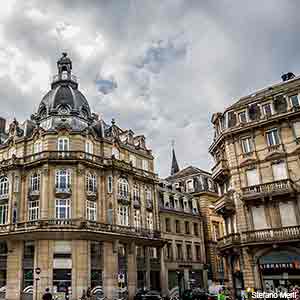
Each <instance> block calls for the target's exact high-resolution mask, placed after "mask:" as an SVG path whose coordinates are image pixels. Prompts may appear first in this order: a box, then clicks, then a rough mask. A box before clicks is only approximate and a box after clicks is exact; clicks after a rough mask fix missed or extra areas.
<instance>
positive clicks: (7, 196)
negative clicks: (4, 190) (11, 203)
mask: <svg viewBox="0 0 300 300" xmlns="http://www.w3.org/2000/svg"><path fill="white" fill-rule="evenodd" d="M8 198H9V195H8V194H1V195H0V200H3V199H8Z"/></svg>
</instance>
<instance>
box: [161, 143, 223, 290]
mask: <svg viewBox="0 0 300 300" xmlns="http://www.w3.org/2000/svg"><path fill="white" fill-rule="evenodd" d="M164 182H165V187H167V188H168V190H164V193H163V194H164V197H166V198H164V199H161V200H160V202H161V203H162V204H164V206H162V207H161V208H160V212H161V229H162V230H163V231H164V233H163V234H164V237H165V238H166V239H170V238H171V237H169V236H166V235H165V234H166V232H165V220H164V215H166V207H165V203H172V205H171V204H170V209H167V212H168V215H170V220H174V219H175V220H176V218H177V219H179V217H180V214H179V213H177V212H176V213H175V214H174V213H173V217H172V210H173V211H174V208H175V211H176V207H177V205H176V204H175V206H174V205H173V203H174V200H173V199H174V198H175V199H176V198H178V199H187V200H189V201H186V202H185V204H184V205H185V206H184V209H185V208H186V209H187V211H189V212H190V217H189V218H190V219H191V221H192V218H194V219H198V220H199V221H198V222H200V223H199V226H201V230H200V231H199V235H198V236H197V237H195V238H194V242H195V243H196V242H197V240H198V243H200V244H201V245H204V248H203V247H202V246H201V247H200V248H199V249H200V251H202V252H201V253H200V258H201V270H202V271H201V272H200V275H201V276H200V277H201V280H198V282H200V283H201V286H202V287H208V286H211V285H213V284H221V283H223V281H224V271H223V261H222V259H220V258H219V257H218V255H217V238H219V236H220V234H221V230H222V228H223V226H222V222H223V220H222V218H221V217H220V216H219V215H217V214H216V213H215V211H214V203H215V202H216V200H217V199H218V196H217V193H216V185H215V183H214V181H213V180H212V178H211V174H210V173H208V172H206V171H203V170H201V169H199V168H197V167H193V166H189V167H186V168H184V169H182V170H180V168H179V165H178V162H177V159H176V155H175V151H174V149H173V151H172V164H171V175H170V176H169V177H167V178H166V179H165V181H164ZM175 191H176V192H175ZM168 198H170V200H169V202H168V201H167V199H168ZM171 200H172V202H171ZM184 209H183V210H184ZM175 216H176V218H175ZM166 217H167V216H166ZM185 218H186V215H183V216H182V221H181V222H182V224H186V223H185V222H186V221H187V220H185ZM171 222H172V221H171ZM173 223H174V221H173ZM199 228H200V227H199ZM189 231H190V232H191V233H193V230H190V229H189ZM175 233H176V232H175ZM173 236H174V231H173ZM174 238H175V239H176V237H175V236H174ZM185 238H186V239H187V241H190V240H191V238H190V237H189V236H188V235H186V236H185V237H184V239H185ZM177 239H178V238H177ZM180 239H182V240H183V238H180ZM180 239H179V240H180ZM173 244H174V243H173ZM173 246H174V245H173ZM173 252H174V249H173ZM175 252H176V251H175ZM196 257H197V255H196ZM193 265H195V264H193ZM195 266H196V265H195ZM174 267H175V265H173V266H172V268H171V270H174ZM188 268H189V269H190V271H191V272H192V271H193V270H192V269H191V268H190V267H189V265H188V264H186V265H185V268H182V269H185V270H184V272H185V274H186V277H185V278H186V282H187V279H188V276H187V269H188ZM178 269H179V270H180V265H178ZM192 279H194V278H192ZM169 283H170V281H169Z"/></svg>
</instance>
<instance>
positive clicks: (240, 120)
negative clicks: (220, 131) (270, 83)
mask: <svg viewBox="0 0 300 300" xmlns="http://www.w3.org/2000/svg"><path fill="white" fill-rule="evenodd" d="M243 114H245V121H243V120H242V118H241V116H242V115H243ZM238 120H239V123H240V124H245V123H247V122H248V114H247V109H244V110H241V111H239V112H238Z"/></svg>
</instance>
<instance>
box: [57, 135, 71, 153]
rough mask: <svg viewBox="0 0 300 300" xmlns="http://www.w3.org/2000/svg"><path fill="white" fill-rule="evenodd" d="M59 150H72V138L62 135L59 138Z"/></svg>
mask: <svg viewBox="0 0 300 300" xmlns="http://www.w3.org/2000/svg"><path fill="white" fill-rule="evenodd" d="M57 151H70V139H69V138H68V137H66V136H61V137H59V138H58V139H57Z"/></svg>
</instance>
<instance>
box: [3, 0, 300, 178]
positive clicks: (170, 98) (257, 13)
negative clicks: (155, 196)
mask: <svg viewBox="0 0 300 300" xmlns="http://www.w3.org/2000/svg"><path fill="white" fill-rule="evenodd" d="M299 6H300V4H298V3H297V2H292V1H289V2H287V1H285V2H281V3H277V2H276V3H274V1H271V0H265V1H263V2H261V1H258V0H256V1H246V2H245V1H242V2H241V1H226V0H224V1H214V0H210V1H193V0H191V1H183V0H165V1H159V0H154V1H137V0H125V1H114V0H113V1H104V0H103V1H34V0H30V1H26V2H25V1H8V2H7V5H6V7H4V8H3V9H2V11H1V12H0V18H1V24H0V104H1V106H0V107H1V115H4V116H5V117H8V116H10V113H9V112H11V117H12V116H16V117H17V118H18V119H20V120H24V119H25V118H28V117H29V116H30V114H31V113H32V112H34V111H36V109H37V107H38V104H39V102H40V100H41V99H42V96H43V95H44V94H45V93H46V92H47V90H48V89H49V84H50V78H51V76H52V75H53V74H55V73H56V61H57V59H58V58H59V56H60V54H61V52H62V51H67V52H68V53H69V55H70V57H71V58H72V61H73V70H74V73H75V74H76V75H77V76H78V77H79V81H80V89H81V91H82V92H83V93H84V94H85V96H86V97H87V99H88V100H89V103H90V105H91V108H92V110H93V111H95V112H97V113H99V114H100V115H101V116H103V117H104V118H105V119H106V120H110V119H111V118H113V117H114V118H116V120H117V124H119V125H120V126H121V127H124V128H132V130H133V131H134V132H136V133H138V134H145V135H146V137H147V140H148V143H149V144H150V145H151V147H152V148H153V151H154V154H155V156H156V158H157V160H156V166H157V170H158V171H159V172H160V175H162V176H166V175H168V173H169V169H170V164H171V150H170V145H171V140H172V139H175V141H176V152H177V156H178V160H179V163H180V166H185V165H188V164H194V165H196V166H198V167H200V168H209V167H210V166H211V163H210V162H209V160H210V159H209V155H208V151H207V149H208V146H209V143H210V142H211V137H212V134H213V132H212V128H211V125H210V118H211V115H212V113H213V112H215V111H222V110H223V109H224V108H225V107H226V106H228V105H230V104H231V103H233V102H234V101H236V100H237V99H238V97H239V96H243V95H245V94H247V93H250V92H251V91H253V90H255V89H257V88H261V87H263V86H265V85H268V84H271V83H273V82H277V81H279V80H280V76H281V75H282V73H284V72H287V71H292V72H295V73H296V74H297V73H299V72H298V70H299V69H300V60H299V57H298V56H299V55H298V52H299V44H300V43H299V38H298V34H297V29H298V28H299V25H300V24H299V23H300V19H299V18H298V16H297V12H298V11H299V8H300V7H299ZM7 99H9V100H7Z"/></svg>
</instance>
